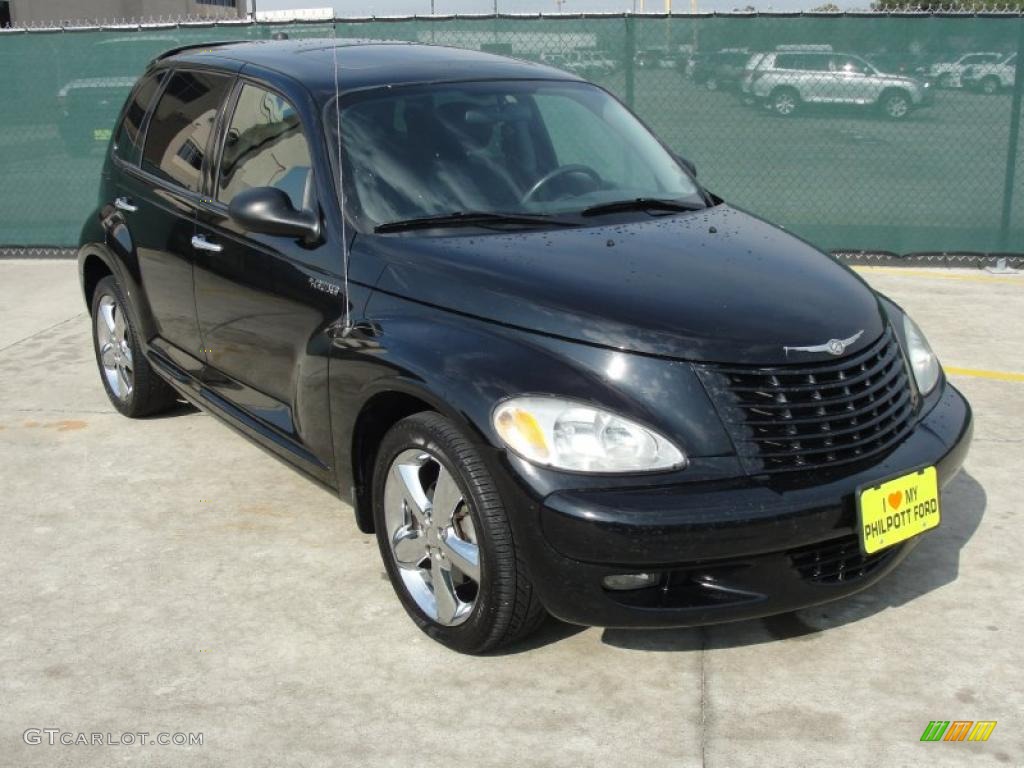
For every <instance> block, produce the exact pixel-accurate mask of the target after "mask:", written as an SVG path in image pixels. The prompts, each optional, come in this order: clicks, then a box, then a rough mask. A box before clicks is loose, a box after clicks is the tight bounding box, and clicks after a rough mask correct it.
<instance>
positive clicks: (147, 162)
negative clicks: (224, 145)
mask: <svg viewBox="0 0 1024 768" xmlns="http://www.w3.org/2000/svg"><path fill="white" fill-rule="evenodd" d="M231 82H232V81H231V78H230V77H228V76H226V75H218V74H214V73H212V72H175V73H174V74H173V75H171V79H170V80H169V81H168V83H167V88H166V89H164V95H163V96H161V97H160V101H159V103H158V104H157V105H156V110H155V111H154V112H153V117H152V118H151V119H150V121H149V130H147V131H146V148H145V151H144V152H143V153H142V168H143V170H145V171H148V172H149V173H153V174H155V175H157V176H160V177H162V178H165V179H168V180H170V181H173V182H175V183H177V184H180V185H181V186H183V187H185V188H186V189H189V190H191V191H192V192H198V191H199V190H200V187H201V185H202V176H203V174H202V171H203V157H204V156H205V154H206V148H207V145H208V143H209V139H210V134H211V133H212V132H213V124H214V121H215V120H216V118H217V110H218V109H220V106H221V104H222V103H223V101H224V98H225V97H226V96H227V93H228V90H229V88H230V87H231Z"/></svg>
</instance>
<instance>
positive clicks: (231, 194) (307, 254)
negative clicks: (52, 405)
mask: <svg viewBox="0 0 1024 768" xmlns="http://www.w3.org/2000/svg"><path fill="white" fill-rule="evenodd" d="M79 265H80V273H81V280H82V286H83V289H84V292H85V299H86V301H87V303H88V305H89V307H90V309H91V312H92V327H93V329H94V340H95V349H96V359H97V362H98V365H99V372H100V376H101V380H102V382H103V386H104V387H105V389H106V391H107V394H108V395H109V397H110V400H111V402H112V403H113V404H114V406H115V407H116V408H117V409H118V410H119V411H120V412H121V413H123V414H125V415H126V416H132V417H138V416H145V415H148V414H153V413H156V412H157V411H160V410H161V409H165V408H167V407H168V406H170V405H171V404H172V403H174V402H175V401H176V400H177V399H179V398H185V399H187V400H189V401H191V402H192V403H194V404H195V405H198V406H200V407H202V408H204V409H206V410H208V411H209V412H211V413H213V414H215V415H216V416H218V417H220V418H221V419H222V420H223V421H225V422H226V423H227V424H228V425H229V426H231V427H234V428H235V429H236V430H237V431H238V432H240V433H242V434H243V435H245V436H246V437H248V438H250V439H251V440H253V441H255V442H256V443H258V444H259V445H261V446H262V447H264V448H265V449H267V450H268V451H270V452H271V453H273V454H275V455H276V456H278V457H280V458H282V459H284V460H285V461H286V462H288V463H289V464H291V465H293V466H294V467H296V468H298V469H300V470H301V471H302V472H303V473H305V474H306V475H308V476H309V477H311V478H313V479H314V480H316V481H318V482H320V483H322V484H323V485H325V486H327V487H329V488H330V489H332V490H333V491H334V492H336V493H337V494H338V496H339V497H340V498H341V499H343V500H344V501H346V502H349V503H351V505H352V506H353V507H354V509H355V514H356V519H357V521H358V524H359V527H360V528H361V529H362V530H363V531H365V532H367V533H369V532H376V535H377V539H378V541H379V544H380V550H381V554H382V556H383V559H384V563H385V566H386V569H387V572H388V574H389V575H390V577H391V581H392V582H393V585H394V588H395V592H396V593H397V594H398V597H399V599H400V600H401V602H402V604H403V606H404V607H405V609H406V611H407V612H408V613H409V615H410V616H411V617H412V619H413V620H414V621H415V622H416V624H418V625H419V626H420V627H421V628H422V629H423V630H424V631H425V632H426V633H427V634H429V635H430V636H431V637H433V638H435V639H436V640H438V641H440V642H442V643H444V644H446V645H448V646H451V647H452V648H455V649H458V650H460V651H465V652H482V651H485V650H488V649H493V648H496V647H498V646H500V645H503V644H506V643H509V642H511V641H513V640H515V639H517V638H521V637H523V636H524V635H525V634H527V633H528V632H530V631H531V630H532V629H534V628H535V627H537V626H538V624H539V622H540V621H541V620H542V619H543V617H544V616H545V614H546V613H551V614H554V615H555V616H557V617H560V618H561V619H563V620H565V621H569V622H575V623H580V624H592V625H603V626H620V627H658V626H687V625H699V624H707V623H713V622H721V621H728V620H734V619H742V618H750V617H758V616H764V615H768V614H772V613H778V612H783V611H789V610H793V609H796V608H799V607H802V606H808V605H812V604H815V603H820V602H823V601H827V600H832V599H835V598H838V597H842V596H845V595H849V594H851V593H853V592H856V591H857V590H860V589H863V588H864V587H866V586H868V585H870V584H872V583H874V582H875V581H877V580H878V579H880V578H882V577H883V576H884V575H885V574H886V573H888V572H889V571H891V570H892V569H893V568H895V567H896V565H897V564H898V563H899V562H900V561H901V560H902V559H903V558H904V557H905V556H906V555H907V553H908V552H909V551H910V549H911V547H912V546H913V545H914V543H915V541H916V540H917V539H916V537H917V535H918V534H920V533H922V532H924V531H927V530H929V529H931V528H934V527H935V526H937V525H939V523H940V520H941V515H942V514H947V513H952V514H955V510H953V511H952V512H948V511H943V510H941V509H940V506H939V504H940V499H939V493H940V490H941V488H942V486H943V485H945V484H946V483H948V482H949V480H950V479H951V478H952V477H953V475H954V474H955V473H956V472H957V470H958V469H959V468H960V465H961V464H962V462H963V459H964V456H965V453H966V451H967V446H968V443H969V442H970V435H971V412H970V408H969V406H968V404H967V402H966V401H965V400H964V398H963V397H962V396H961V395H960V393H959V392H957V390H956V389H954V388H953V387H952V385H950V384H949V383H948V382H947V381H946V379H945V377H944V376H943V372H942V369H941V368H940V366H939V363H938V361H937V360H936V358H935V355H934V354H933V353H932V351H931V349H930V348H929V346H928V342H927V341H926V340H925V338H924V336H923V334H922V333H921V331H920V330H919V329H918V327H917V326H916V325H915V324H914V322H913V321H912V320H911V319H910V318H909V317H907V315H906V314H904V313H903V312H902V311H901V310H900V308H899V307H897V306H896V305H895V304H893V303H892V302H891V301H889V300H888V299H886V298H885V297H884V296H880V295H879V294H877V293H875V292H874V291H873V290H871V288H869V287H868V286H867V285H866V284H865V283H864V282H863V281H862V280H861V279H860V278H859V277H858V276H857V275H855V274H854V273H852V272H851V271H850V270H848V269H847V268H845V267H843V266H841V265H839V264H837V263H836V262H835V261H833V260H832V259H831V258H830V257H828V256H826V255H824V254H822V253H821V252H819V251H817V250H815V249H814V248H813V247H811V246H810V245H808V244H807V243H805V242H803V241H801V240H798V239H797V238H795V237H792V236H791V235H788V234H786V233H784V232H782V231H780V230H779V229H778V228H776V227H773V226H772V225H770V224H768V223H766V222H764V221H762V220H761V219H758V218H756V217H755V216H752V215H750V214H747V213H744V212H742V211H740V210H737V209H736V208H733V207H730V206H729V205H727V204H726V203H724V202H723V201H722V200H720V199H719V198H717V197H715V196H714V195H713V194H711V193H710V192H709V191H707V190H705V189H703V188H702V187H701V185H700V184H698V182H697V181H696V178H695V172H694V169H693V167H692V165H690V163H689V162H687V161H686V160H684V159H682V158H680V157H678V156H675V155H673V153H672V152H671V151H670V150H669V149H667V148H666V147H665V145H664V144H662V143H661V142H660V141H659V140H658V139H657V138H656V137H655V136H654V135H653V134H652V133H651V132H650V131H649V130H648V129H647V128H646V127H645V126H644V125H643V124H642V123H641V122H640V121H639V120H638V119H637V118H636V117H635V116H634V115H633V114H631V113H630V111H629V110H627V109H626V108H625V107H624V106H623V105H622V104H621V103H619V102H618V101H617V100H616V99H615V98H614V97H612V96H610V95H609V94H608V93H607V92H605V91H604V90H602V89H600V88H598V87H596V86H594V85H591V84H589V83H587V82H584V81H582V80H580V79H578V78H577V77H575V76H573V75H569V74H567V73H565V72H562V71H559V70H555V69H551V68H548V67H545V66H541V65H537V64H531V63H527V62H521V61H514V60H511V59H506V58H501V57H498V56H492V55H487V54H483V53H478V52H472V51H461V50H453V49H448V48H441V47H434V46H426V45H413V44H395V43H392V44H383V43H373V44H369V43H352V44H341V43H336V42H333V41H325V40H320V41H306V42H302V43H299V42H296V41H280V42H265V43H232V44H229V43H225V44H212V45H211V44H207V45H204V46H202V47H193V48H181V49H176V50H174V51H171V52H168V53H167V54H164V55H163V56H162V57H160V58H159V59H158V60H156V61H154V62H153V63H152V64H151V66H150V67H149V69H148V70H147V72H146V73H145V75H144V76H143V77H142V78H141V79H140V81H139V83H138V84H137V86H136V87H135V89H134V91H133V93H132V95H131V96H130V98H129V100H128V103H127V104H126V105H125V108H124V110H123V112H122V115H121V117H120V122H119V124H118V126H117V128H116V129H115V131H114V135H113V138H112V141H111V145H110V149H109V152H108V155H107V160H106V165H105V167H104V170H103V178H102V181H101V191H100V198H99V208H98V210H97V212H96V213H95V215H93V216H91V217H90V218H89V220H88V221H87V222H86V224H85V226H84V229H83V231H82V239H81V249H80V251H79Z"/></svg>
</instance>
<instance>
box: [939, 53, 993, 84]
mask: <svg viewBox="0 0 1024 768" xmlns="http://www.w3.org/2000/svg"><path fill="white" fill-rule="evenodd" d="M1002 59H1003V54H1001V53H992V52H981V53H965V54H964V55H963V56H961V57H960V58H958V59H954V60H953V61H937V62H935V63H934V64H932V65H931V67H930V68H929V69H928V75H929V77H931V78H932V79H933V80H935V84H936V85H937V86H938V87H939V88H960V87H961V86H962V85H963V82H962V81H961V78H962V77H963V74H964V71H965V70H966V69H967V68H968V67H973V66H977V65H979V64H995V63H997V62H999V61H1001V60H1002Z"/></svg>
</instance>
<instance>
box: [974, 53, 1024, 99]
mask: <svg viewBox="0 0 1024 768" xmlns="http://www.w3.org/2000/svg"><path fill="white" fill-rule="evenodd" d="M1016 69H1017V54H1016V53H1011V54H1010V55H1009V56H1007V57H1006V58H1005V59H1003V60H1002V61H999V62H996V63H995V64H980V65H978V66H975V67H969V68H968V69H967V71H966V72H964V74H963V82H964V87H965V88H971V89H974V90H978V91H981V92H982V93H988V94H993V93H999V91H1001V90H1003V89H1004V88H1012V87H1013V85H1014V82H1015V79H1016V78H1015V74H1016Z"/></svg>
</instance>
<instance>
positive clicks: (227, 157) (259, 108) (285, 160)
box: [217, 85, 313, 210]
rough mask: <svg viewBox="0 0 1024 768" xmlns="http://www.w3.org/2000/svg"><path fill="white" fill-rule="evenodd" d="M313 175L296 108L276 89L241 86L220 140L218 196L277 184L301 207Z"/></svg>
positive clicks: (225, 197) (230, 196) (226, 198)
mask: <svg viewBox="0 0 1024 768" xmlns="http://www.w3.org/2000/svg"><path fill="white" fill-rule="evenodd" d="M312 179H313V162H312V161H311V160H310V157H309V144H308V142H307V141H306V137H305V136H304V135H303V133H302V125H301V123H300V122H299V116H298V114H296V112H295V108H294V107H292V105H291V104H290V103H289V102H288V101H287V100H286V99H285V98H283V97H282V96H278V95H277V94H276V93H271V92H270V91H266V90H264V89H263V88H259V87H257V86H254V85H246V86H244V87H243V88H242V92H241V94H239V97H238V105H237V106H236V107H235V113H234V115H233V116H232V118H231V125H230V127H229V128H228V135H227V139H226V141H225V144H224V157H223V159H222V160H221V167H220V180H219V181H218V183H217V199H218V200H220V201H221V202H222V203H230V202H231V201H232V200H233V199H234V197H235V195H237V194H238V193H239V192H243V191H244V190H246V189H251V188H252V187H275V188H277V189H280V190H282V191H284V192H285V193H287V195H288V197H289V198H291V201H292V206H293V207H294V208H295V209H296V210H302V209H303V208H305V207H307V205H308V204H309V196H308V194H307V190H312ZM309 194H311V192H310V193H309Z"/></svg>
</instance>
